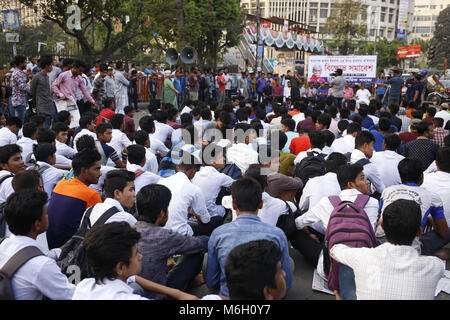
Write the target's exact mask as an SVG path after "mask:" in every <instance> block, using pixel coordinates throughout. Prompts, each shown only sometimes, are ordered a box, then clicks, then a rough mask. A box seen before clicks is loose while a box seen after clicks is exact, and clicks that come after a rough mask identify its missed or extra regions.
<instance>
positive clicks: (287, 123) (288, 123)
mask: <svg viewBox="0 0 450 320" xmlns="http://www.w3.org/2000/svg"><path fill="white" fill-rule="evenodd" d="M281 131H283V132H288V131H295V120H293V119H283V120H281Z"/></svg>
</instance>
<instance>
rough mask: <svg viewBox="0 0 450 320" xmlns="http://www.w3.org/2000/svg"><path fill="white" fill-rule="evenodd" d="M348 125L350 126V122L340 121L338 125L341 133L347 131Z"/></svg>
mask: <svg viewBox="0 0 450 320" xmlns="http://www.w3.org/2000/svg"><path fill="white" fill-rule="evenodd" d="M348 125H349V122H348V121H347V120H340V121H339V122H338V124H337V127H338V130H339V132H340V133H342V132H344V131H345V130H347V127H348Z"/></svg>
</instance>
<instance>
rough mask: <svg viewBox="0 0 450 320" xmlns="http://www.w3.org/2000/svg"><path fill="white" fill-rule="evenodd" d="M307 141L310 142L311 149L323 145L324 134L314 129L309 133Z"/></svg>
mask: <svg viewBox="0 0 450 320" xmlns="http://www.w3.org/2000/svg"><path fill="white" fill-rule="evenodd" d="M309 142H310V143H311V149H313V148H319V149H323V147H325V135H324V134H323V132H322V131H319V130H314V131H311V132H310V133H309Z"/></svg>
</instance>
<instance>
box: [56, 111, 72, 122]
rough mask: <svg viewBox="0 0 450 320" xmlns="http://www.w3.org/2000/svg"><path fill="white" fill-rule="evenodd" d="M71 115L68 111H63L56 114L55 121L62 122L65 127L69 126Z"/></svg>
mask: <svg viewBox="0 0 450 320" xmlns="http://www.w3.org/2000/svg"><path fill="white" fill-rule="evenodd" d="M71 117H72V116H71V115H70V112H69V111H66V110H63V111H60V112H58V114H57V115H56V120H57V121H58V122H62V123H65V124H66V125H70V121H71Z"/></svg>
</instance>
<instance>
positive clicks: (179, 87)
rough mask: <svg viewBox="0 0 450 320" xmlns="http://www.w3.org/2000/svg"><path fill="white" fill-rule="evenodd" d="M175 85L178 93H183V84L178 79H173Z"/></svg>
mask: <svg viewBox="0 0 450 320" xmlns="http://www.w3.org/2000/svg"><path fill="white" fill-rule="evenodd" d="M173 85H174V87H175V89H177V91H178V92H181V82H180V79H178V78H177V77H175V78H174V79H173Z"/></svg>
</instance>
